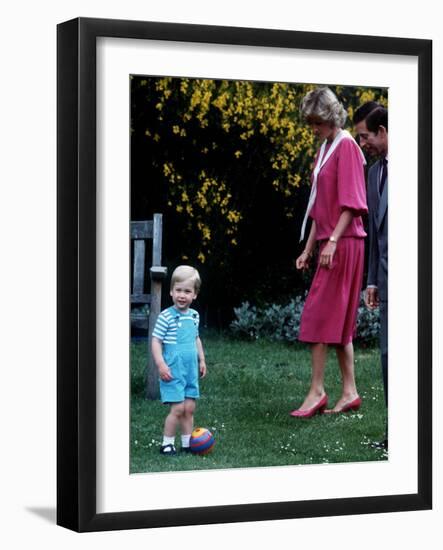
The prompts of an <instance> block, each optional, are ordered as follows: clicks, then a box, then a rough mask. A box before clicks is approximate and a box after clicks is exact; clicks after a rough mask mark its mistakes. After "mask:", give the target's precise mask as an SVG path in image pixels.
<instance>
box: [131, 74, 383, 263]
mask: <svg viewBox="0 0 443 550" xmlns="http://www.w3.org/2000/svg"><path fill="white" fill-rule="evenodd" d="M313 87H314V86H313V85H306V84H293V83H278V82H277V83H272V82H271V83H269V82H252V81H229V80H213V79H202V78H200V79H191V78H172V77H164V78H148V77H133V78H132V102H131V103H132V133H133V136H134V143H135V139H136V140H137V141H136V143H137V145H136V147H135V149H134V151H133V179H132V185H133V187H134V189H133V202H134V205H135V206H134V208H141V207H142V205H145V206H146V208H153V209H157V210H159V211H162V212H163V213H164V214H165V215H167V216H168V219H170V220H172V221H173V223H174V226H175V227H176V228H177V229H178V232H179V234H180V254H181V258H186V259H188V258H190V259H193V258H194V259H196V260H197V261H199V262H201V263H207V262H213V263H214V265H215V264H217V265H223V264H225V263H226V262H227V261H228V259H229V257H230V255H231V254H232V251H233V250H235V249H240V250H245V247H248V246H249V247H250V242H245V241H244V235H248V238H249V234H248V233H247V232H245V231H244V228H245V226H246V225H247V224H252V223H259V222H260V219H262V218H263V216H264V215H266V209H267V208H270V207H271V205H272V206H273V208H274V211H273V214H274V217H275V218H276V220H277V222H278V223H280V225H281V224H289V225H288V226H287V227H293V226H294V224H295V223H296V221H297V216H299V214H297V213H299V212H301V211H303V210H304V207H305V202H306V186H308V185H309V176H310V171H311V168H312V166H311V165H312V161H313V158H314V155H315V151H316V149H317V147H318V143H315V142H314V136H313V134H312V132H311V131H310V129H309V128H308V127H307V126H306V125H304V124H303V123H302V121H301V120H300V117H299V112H298V109H299V104H300V101H301V99H302V97H303V96H304V95H305V94H306V92H307V91H308V90H310V89H312V88H313ZM332 88H333V89H334V91H335V92H336V93H337V94H338V95H339V97H340V99H341V100H342V101H343V103H344V105H345V107H346V109H347V112H348V115H349V116H350V117H351V118H352V115H353V113H354V111H355V108H356V107H357V106H358V105H359V104H361V103H363V102H364V101H368V100H371V99H376V100H381V102H382V103H386V91H384V90H379V89H376V90H373V89H364V88H355V87H352V88H351V87H343V86H336V87H332ZM135 150H136V152H135ZM143 186H146V187H143ZM302 189H305V191H304V192H303V193H300V190H302ZM143 191H144V192H145V195H143ZM149 203H154V204H155V207H154V206H152V204H151V205H150V204H149ZM291 224H292V225H291ZM291 230H292V229H291ZM294 232H295V229H294ZM178 248H179V247H178V245H177V250H178Z"/></svg>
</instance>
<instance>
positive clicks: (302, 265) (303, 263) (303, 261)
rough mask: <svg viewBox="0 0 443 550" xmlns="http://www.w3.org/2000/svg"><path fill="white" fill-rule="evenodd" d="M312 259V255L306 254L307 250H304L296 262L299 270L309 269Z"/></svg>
mask: <svg viewBox="0 0 443 550" xmlns="http://www.w3.org/2000/svg"><path fill="white" fill-rule="evenodd" d="M310 258H311V254H310V253H309V252H306V250H303V252H302V253H301V254H300V256H299V257H298V258H297V259H296V261H295V267H296V268H297V269H303V270H304V269H308V267H309V260H310Z"/></svg>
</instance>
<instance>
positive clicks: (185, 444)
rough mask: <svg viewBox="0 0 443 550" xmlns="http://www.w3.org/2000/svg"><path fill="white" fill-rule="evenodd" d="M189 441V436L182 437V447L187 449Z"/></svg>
mask: <svg viewBox="0 0 443 550" xmlns="http://www.w3.org/2000/svg"><path fill="white" fill-rule="evenodd" d="M190 439H191V434H189V435H182V447H189V440H190Z"/></svg>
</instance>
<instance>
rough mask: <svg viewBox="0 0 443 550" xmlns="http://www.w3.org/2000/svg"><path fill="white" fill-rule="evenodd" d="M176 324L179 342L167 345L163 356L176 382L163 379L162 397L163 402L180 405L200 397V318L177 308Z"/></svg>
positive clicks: (161, 386) (161, 381)
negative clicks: (187, 400)
mask: <svg viewBox="0 0 443 550" xmlns="http://www.w3.org/2000/svg"><path fill="white" fill-rule="evenodd" d="M173 314H174V322H175V323H176V325H177V343H176V344H167V343H163V357H164V360H165V361H166V363H167V365H168V367H169V368H170V369H171V374H172V376H173V379H172V380H170V381H169V382H165V381H163V380H160V394H161V399H162V401H163V403H180V402H181V401H184V400H185V399H186V398H192V399H197V398H198V397H199V396H200V392H199V386H198V378H199V369H198V352H197V344H196V339H197V336H198V321H197V315H196V314H195V313H193V310H190V311H188V313H185V314H183V313H180V312H179V311H178V310H176V309H175V308H174V310H173Z"/></svg>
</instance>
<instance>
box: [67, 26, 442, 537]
mask: <svg viewBox="0 0 443 550" xmlns="http://www.w3.org/2000/svg"><path fill="white" fill-rule="evenodd" d="M98 37H114V38H122V39H126V38H134V39H140V40H153V39H154V40H165V41H181V42H194V43H208V44H229V45H234V46H241V45H245V46H261V47H263V46H265V47H269V48H274V47H279V48H293V49H304V50H324V51H334V52H355V53H362V54H363V53H378V54H397V55H405V56H414V57H416V59H417V61H418V87H419V89H418V205H417V208H418V320H417V326H418V357H417V377H418V396H417V399H418V472H417V485H418V489H417V493H416V494H398V495H391V496H377V497H358V498H341V499H325V500H310V501H293V502H277V503H276V502H272V503H266V502H263V503H259V504H241V505H228V506H208V507H198V508H181V509H167V510H140V511H135V512H133V511H127V512H125V511H122V512H118V513H97V510H96V479H97V467H96V435H97V430H96V390H97V379H96V353H97V345H96V325H97V312H96V308H95V304H96V256H97V243H96V207H97V200H96V108H97V106H96V39H97V38H98ZM57 41H58V43H57V48H58V59H57V70H58V77H57V88H58V90H57V111H58V112H57V118H58V122H57V136H58V145H57V165H58V166H57V182H58V199H57V209H58V213H57V231H58V240H57V255H58V258H57V269H58V277H57V282H58V290H57V315H58V324H57V344H58V352H57V365H58V366H57V454H58V460H57V523H58V524H59V525H61V526H64V527H66V528H69V529H72V530H75V531H79V532H84V531H104V530H114V529H132V528H149V527H160V526H179V525H193V524H211V523H227V522H239V521H257V520H274V519H285V518H306V517H321V516H330V515H346V514H369V513H375V512H395V511H411V510H425V509H430V508H431V507H432V269H431V267H432V207H431V205H432V202H431V201H432V183H431V182H432V179H431V178H432V42H431V41H430V40H417V39H407V38H390V37H374V36H356V35H343V34H329V33H316V32H298V31H286V30H268V29H254V28H235V27H218V26H202V25H192V24H173V23H159V22H141V21H123V20H107V19H89V18H78V19H74V20H71V21H67V22H64V23H61V24H60V25H58V33H57Z"/></svg>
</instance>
